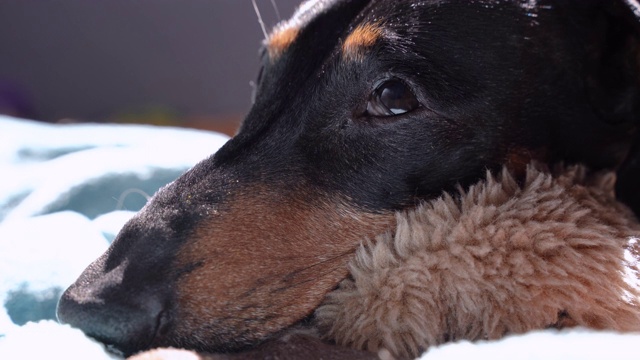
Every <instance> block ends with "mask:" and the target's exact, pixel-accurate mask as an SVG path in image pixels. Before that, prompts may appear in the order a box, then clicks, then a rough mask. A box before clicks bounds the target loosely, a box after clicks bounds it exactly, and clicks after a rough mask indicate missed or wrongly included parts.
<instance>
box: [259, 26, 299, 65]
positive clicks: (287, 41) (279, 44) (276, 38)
mask: <svg viewBox="0 0 640 360" xmlns="http://www.w3.org/2000/svg"><path fill="white" fill-rule="evenodd" d="M285 25H286V26H285ZM285 25H281V26H280V27H277V28H276V29H275V30H274V31H273V32H272V33H271V34H270V35H269V39H267V51H268V52H269V58H270V59H271V60H272V61H274V60H276V59H277V58H278V57H280V55H282V53H283V52H284V51H285V50H286V49H287V48H288V47H289V46H290V45H291V44H292V43H293V42H294V41H295V40H296V38H297V37H298V32H299V31H300V29H299V28H298V27H296V26H293V25H288V24H285Z"/></svg>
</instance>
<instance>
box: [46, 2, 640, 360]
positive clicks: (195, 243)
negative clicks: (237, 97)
mask: <svg viewBox="0 0 640 360" xmlns="http://www.w3.org/2000/svg"><path fill="white" fill-rule="evenodd" d="M639 16H640V6H639V5H638V3H637V2H636V1H633V0H616V1H613V0H612V1H607V2H605V1H596V0H568V1H549V0H538V1H536V0H511V1H497V0H486V1H455V0H399V1H385V0H349V1H347V0H311V1H308V2H305V3H303V4H302V5H301V6H300V7H299V9H298V10H297V11H296V13H295V14H294V15H293V17H292V18H291V19H290V20H288V21H284V22H282V23H280V24H279V25H277V26H276V27H275V29H274V30H273V31H272V32H271V34H270V35H269V37H268V39H267V40H266V41H265V46H264V51H263V52H262V70H261V71H260V75H259V78H258V81H257V87H256V92H255V94H254V95H255V96H254V103H253V105H252V108H251V110H250V112H249V113H248V115H247V117H246V119H245V120H244V122H243V123H242V125H241V127H240V129H239V131H238V132H237V134H236V135H235V137H233V138H232V139H231V140H230V141H229V142H228V143H227V144H226V145H224V146H223V147H222V148H221V149H220V150H219V151H218V152H217V153H215V154H214V155H212V156H211V157H209V158H207V159H205V160H203V161H202V162H200V163H199V164H197V165H196V166H195V167H194V168H192V169H191V170H189V171H188V172H186V173H185V174H184V175H182V176H181V177H180V178H178V179H177V180H176V181H174V182H173V183H171V184H169V185H167V186H165V187H164V188H162V189H160V190H159V191H158V192H157V194H155V196H154V197H153V198H152V199H151V200H150V201H149V203H148V204H147V205H146V206H145V207H144V208H143V209H142V210H141V211H140V212H139V213H138V214H137V215H136V216H135V217H133V218H132V219H131V221H129V222H128V223H127V224H126V225H125V226H124V227H123V229H122V230H121V232H120V234H119V235H118V236H117V238H116V240H115V241H114V242H113V244H112V245H111V247H110V248H109V250H107V252H106V253H105V254H104V255H102V256H101V257H100V258H98V259H97V260H96V261H95V262H94V263H92V264H91V265H90V266H89V267H88V268H87V269H86V270H85V271H84V272H83V273H82V274H81V275H80V277H79V279H78V280H77V281H76V282H75V283H74V284H73V285H71V286H70V287H69V288H68V289H67V290H66V292H65V293H64V294H63V296H62V298H61V300H60V302H59V306H58V318H59V319H60V321H61V322H63V323H68V324H70V325H72V326H74V327H77V328H80V329H82V330H83V331H84V332H85V333H86V334H87V335H89V336H92V337H94V338H96V339H98V340H100V341H102V342H103V343H105V344H108V345H109V346H110V347H111V348H112V349H114V351H119V352H121V353H122V354H124V355H131V354H135V353H137V352H140V351H143V350H147V349H152V348H157V347H178V348H185V349H192V350H195V351H199V352H203V353H212V354H213V353H218V354H221V353H235V354H237V356H238V357H240V358H261V357H263V356H264V355H265V354H267V353H271V354H280V355H279V356H284V357H286V356H290V357H291V358H299V357H301V356H305V355H301V354H307V355H309V356H311V355H313V356H320V355H322V354H324V355H325V356H326V357H332V358H341V357H342V358H355V357H356V356H361V357H362V358H369V357H372V356H373V355H374V354H369V353H365V352H355V351H354V350H351V349H340V348H337V347H332V346H331V345H330V344H324V343H321V342H319V341H318V340H316V339H315V338H313V337H309V336H306V335H300V336H294V337H293V338H291V339H293V340H290V341H289V340H283V336H284V338H286V337H287V336H289V335H283V334H285V333H287V332H289V331H290V330H291V329H296V328H299V327H302V328H304V327H305V324H308V323H310V322H312V321H313V312H314V309H316V308H317V307H318V306H319V304H320V303H321V302H322V300H323V298H324V297H325V295H326V294H327V293H329V292H330V291H332V290H333V289H335V288H336V286H337V285H338V283H339V282H340V281H341V280H343V279H344V278H345V277H346V276H347V274H348V269H347V264H348V262H349V261H350V259H351V258H352V257H353V254H354V252H355V249H356V248H357V247H358V245H359V244H360V242H361V241H362V240H363V239H367V238H372V237H373V236H375V235H376V234H380V233H384V232H385V231H387V230H388V229H389V228H390V227H392V226H394V221H395V220H394V213H395V212H396V211H399V210H405V209H410V208H413V207H415V206H417V205H418V204H420V203H421V202H423V201H425V200H428V199H432V198H434V197H436V196H438V195H440V194H441V193H442V192H443V191H448V190H452V189H454V188H455V187H456V186H462V187H464V186H466V185H469V184H471V183H473V182H474V181H477V180H478V179H480V178H481V177H482V176H483V175H484V174H485V172H486V171H487V170H496V169H499V168H501V167H502V166H507V167H508V168H509V169H510V170H512V171H513V172H514V173H515V174H518V173H522V172H523V171H524V169H525V166H526V164H528V163H529V162H530V161H534V160H535V161H538V162H541V163H549V164H551V163H556V162H564V163H566V164H572V163H580V164H584V165H586V166H587V167H589V168H590V169H594V170H599V169H615V170H617V171H618V176H619V178H620V180H619V182H618V189H617V190H618V193H619V197H620V199H621V200H623V201H625V202H627V203H628V204H629V205H630V206H632V207H633V209H634V210H635V211H636V213H640V200H639V199H640V197H639V194H640V192H638V191H637V185H636V184H638V183H639V181H640V164H639V162H640V141H639V140H638V139H639V138H640V137H639V136H638V128H639V125H640V52H639V49H640V32H639V30H640V26H639V25H638V24H639V22H638V17H639ZM176 151H178V150H176ZM301 349H302V350H301ZM305 349H306V350H305ZM309 349H312V350H309ZM296 351H297V353H296ZM305 351H306V352H305ZM243 354H244V355H243ZM286 354H290V355H286ZM291 354H293V355H291ZM318 354H320V355H318ZM229 356H231V355H229Z"/></svg>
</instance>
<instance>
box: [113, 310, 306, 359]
mask: <svg viewBox="0 0 640 360" xmlns="http://www.w3.org/2000/svg"><path fill="white" fill-rule="evenodd" d="M213 327H214V326H210V327H209V326H204V327H203V328H202V329H201V331H196V332H192V333H190V334H183V333H180V331H179V330H174V329H171V328H170V326H169V323H168V322H167V320H166V317H165V318H164V319H162V318H161V319H160V320H159V325H158V328H157V330H156V334H155V335H154V337H153V341H152V342H151V343H150V344H149V346H145V347H144V348H139V349H120V348H116V347H114V346H111V345H107V350H108V351H109V352H110V353H112V354H114V355H117V356H122V357H129V356H132V355H135V354H137V353H140V352H144V351H148V350H152V349H155V348H178V349H185V350H191V351H195V352H198V353H208V354H216V353H225V354H229V353H236V354H237V353H243V352H247V351H251V350H254V349H255V348H256V347H258V346H260V345H262V344H264V343H265V342H269V341H271V340H276V339H287V338H289V337H291V336H295V335H306V336H312V337H317V336H318V332H317V330H316V329H315V327H314V316H313V315H310V316H308V317H306V318H303V319H301V320H299V321H297V322H295V323H293V324H292V325H290V326H288V327H286V328H284V329H282V330H279V331H276V332H272V333H258V334H255V333H244V334H238V333H233V334H232V331H229V330H226V331H225V330H218V331H211V328H213ZM172 330H173V331H172Z"/></svg>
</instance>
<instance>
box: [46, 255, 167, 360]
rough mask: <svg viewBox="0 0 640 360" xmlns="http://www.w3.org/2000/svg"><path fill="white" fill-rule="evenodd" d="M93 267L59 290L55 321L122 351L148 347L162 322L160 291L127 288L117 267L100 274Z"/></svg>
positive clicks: (129, 352) (135, 350) (162, 306)
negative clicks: (61, 292) (60, 295)
mask: <svg viewBox="0 0 640 360" xmlns="http://www.w3.org/2000/svg"><path fill="white" fill-rule="evenodd" d="M94 270H95V269H94V267H93V266H90V267H89V268H88V269H87V270H86V271H85V273H83V274H82V275H81V276H80V278H79V279H78V280H77V281H76V282H75V283H74V284H73V285H71V286H70V287H69V288H68V289H67V290H66V291H65V292H64V293H63V294H62V297H61V298H60V301H59V302H58V309H57V315H58V320H59V322H60V323H63V324H69V325H71V326H73V327H75V328H78V329H80V330H82V331H83V332H84V333H85V334H86V335H88V336H90V337H92V338H95V339H96V340H98V341H100V342H103V343H105V344H107V345H110V348H112V349H115V350H118V351H120V352H122V353H123V354H124V355H130V354H133V353H135V352H137V351H139V350H143V349H146V348H148V347H149V346H150V344H151V342H152V341H153V339H154V338H155V336H156V333H157V332H158V330H159V328H160V326H161V323H163V321H162V314H163V309H164V304H166V303H167V302H166V301H164V298H163V295H162V294H161V292H160V291H153V290H152V289H151V288H146V289H144V288H143V289H132V288H129V289H130V291H127V290H126V288H127V287H124V289H123V284H122V276H121V274H120V273H121V272H120V271H118V269H116V270H115V271H111V272H109V273H106V274H101V275H100V276H97V273H98V272H96V271H94ZM89 280H91V281H89Z"/></svg>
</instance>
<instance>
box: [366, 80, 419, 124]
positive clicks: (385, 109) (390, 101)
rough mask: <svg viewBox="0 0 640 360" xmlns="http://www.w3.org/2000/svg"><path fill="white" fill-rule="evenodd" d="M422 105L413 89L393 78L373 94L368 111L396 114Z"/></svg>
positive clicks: (373, 113) (375, 114)
mask: <svg viewBox="0 0 640 360" xmlns="http://www.w3.org/2000/svg"><path fill="white" fill-rule="evenodd" d="M419 106H420V102H418V99H416V96H415V95H414V94H413V92H412V91H411V89H409V87H408V86H407V84H405V83H404V82H403V81H401V80H398V79H391V80H387V81H385V82H383V83H382V84H380V85H379V86H378V87H377V88H376V89H375V90H374V91H373V93H372V94H371V97H370V98H369V102H368V103H367V113H368V114H369V115H372V116H381V117H382V116H394V115H400V114H404V113H407V112H409V111H412V110H415V109H417V108H418V107H419Z"/></svg>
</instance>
